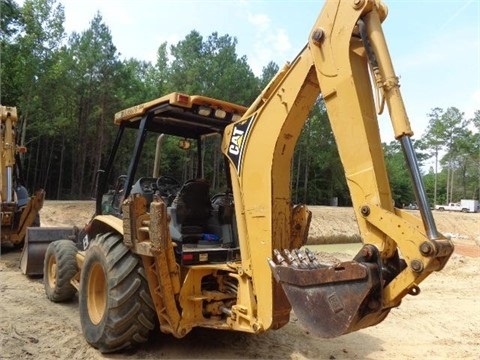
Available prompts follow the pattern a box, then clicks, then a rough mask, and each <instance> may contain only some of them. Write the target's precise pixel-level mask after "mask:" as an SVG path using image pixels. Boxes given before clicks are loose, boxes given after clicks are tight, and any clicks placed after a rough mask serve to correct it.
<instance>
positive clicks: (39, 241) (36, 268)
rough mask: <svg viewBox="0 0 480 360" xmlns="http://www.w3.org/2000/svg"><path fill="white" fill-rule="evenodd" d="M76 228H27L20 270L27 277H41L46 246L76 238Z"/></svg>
mask: <svg viewBox="0 0 480 360" xmlns="http://www.w3.org/2000/svg"><path fill="white" fill-rule="evenodd" d="M77 234H78V228H76V227H29V228H27V233H26V236H25V243H24V246H23V250H22V256H21V259H20V269H21V270H22V273H23V274H25V275H28V276H41V275H43V260H44V258H45V253H46V252H47V247H48V245H49V244H50V243H51V242H52V241H55V240H60V239H71V240H75V239H76V238H77Z"/></svg>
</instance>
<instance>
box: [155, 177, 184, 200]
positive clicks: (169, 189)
mask: <svg viewBox="0 0 480 360" xmlns="http://www.w3.org/2000/svg"><path fill="white" fill-rule="evenodd" d="M156 185H157V189H158V191H159V193H160V196H161V197H163V198H166V199H167V206H168V205H170V203H171V202H172V201H173V199H174V198H175V196H176V195H177V192H178V191H179V190H180V187H181V185H180V183H179V182H178V181H177V179H175V178H174V177H172V176H166V175H162V176H160V177H159V178H158V179H157V182H156Z"/></svg>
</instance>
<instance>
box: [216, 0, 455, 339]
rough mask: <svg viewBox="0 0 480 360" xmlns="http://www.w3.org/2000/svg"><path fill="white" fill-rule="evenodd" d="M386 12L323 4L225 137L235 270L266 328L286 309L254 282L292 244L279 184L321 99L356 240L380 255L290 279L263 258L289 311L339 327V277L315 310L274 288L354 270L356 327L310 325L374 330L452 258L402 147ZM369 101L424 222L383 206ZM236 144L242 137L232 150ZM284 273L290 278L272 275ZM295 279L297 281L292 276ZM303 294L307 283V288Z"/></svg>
mask: <svg viewBox="0 0 480 360" xmlns="http://www.w3.org/2000/svg"><path fill="white" fill-rule="evenodd" d="M386 13H387V10H386V7H385V6H384V5H383V4H382V3H381V2H379V1H373V0H371V1H368V0H365V1H363V0H355V1H340V0H337V1H327V2H326V3H325V6H324V9H323V11H322V12H321V14H320V16H319V18H318V19H317V21H316V23H315V25H314V27H313V29H312V32H311V34H310V39H309V42H308V44H307V46H306V47H305V48H304V50H303V51H302V52H301V53H300V54H299V55H298V56H297V57H296V59H295V60H294V61H292V63H291V64H289V65H287V66H286V67H285V68H284V69H282V71H281V72H280V73H279V74H278V75H277V77H276V78H275V79H273V80H272V82H271V83H270V85H269V87H268V88H267V89H266V90H265V91H264V92H263V93H262V94H261V95H260V96H259V98H258V99H257V101H255V103H254V105H252V107H250V108H249V110H248V111H247V113H246V114H245V115H244V117H243V118H242V120H241V121H239V122H238V123H236V124H233V125H231V126H230V127H229V128H227V130H226V135H227V136H226V137H225V140H224V143H223V151H224V153H225V154H226V155H227V156H228V157H229V159H230V164H231V165H230V166H231V171H232V173H234V174H236V175H237V176H236V179H235V180H233V190H234V195H235V196H234V197H235V199H239V200H240V199H241V201H236V202H235V210H236V214H237V216H238V217H239V218H238V220H237V221H238V224H239V233H240V234H241V238H242V239H244V241H241V242H240V247H241V252H242V254H244V256H242V266H243V269H244V271H245V272H247V273H248V274H249V275H251V277H252V282H253V287H254V292H255V293H256V296H257V301H258V313H259V314H258V316H259V318H261V319H262V320H263V326H265V327H266V328H268V327H271V326H273V327H275V326H277V324H280V323H282V322H283V321H284V319H283V318H282V316H283V314H285V312H286V311H287V306H288V302H285V301H283V299H282V298H281V297H279V296H278V293H279V292H278V289H276V285H275V284H274V286H273V287H268V286H265V285H264V284H263V283H261V282H259V281H256V279H263V278H264V277H263V276H262V275H261V274H265V273H266V272H267V271H268V264H267V263H266V261H265V258H267V257H272V253H273V251H274V249H292V243H295V241H294V240H292V233H293V230H292V227H291V220H290V219H292V211H293V207H292V204H291V200H290V199H291V190H290V177H289V176H288V174H290V173H291V161H292V156H293V151H294V148H295V144H296V141H297V139H298V136H299V134H300V131H301V129H302V127H303V125H304V122H305V121H306V119H307V115H308V113H309V111H310V109H311V108H312V107H313V106H314V103H315V101H316V100H317V98H318V96H319V95H320V94H321V96H322V97H323V100H324V101H325V105H326V108H327V112H328V117H329V120H330V123H331V127H332V130H333V132H334V135H335V140H336V143H337V147H338V151H339V154H340V158H341V161H342V164H343V167H344V170H345V175H346V179H347V183H348V186H349V190H350V194H351V198H352V202H353V207H354V210H355V213H356V218H357V221H358V224H359V228H360V233H361V235H362V238H363V241H364V243H365V244H369V245H372V246H373V247H374V249H376V250H375V252H376V251H377V249H378V255H377V254H376V253H372V251H371V249H372V248H371V247H367V248H365V249H363V250H362V252H361V254H359V256H358V259H357V260H355V261H354V262H349V263H347V264H343V265H342V267H341V270H339V269H340V268H335V269H336V270H334V269H331V268H330V269H327V270H322V269H320V270H318V269H316V270H303V269H302V270H299V269H295V267H294V266H293V265H292V263H289V262H288V259H287V257H286V256H284V257H281V259H280V263H278V261H277V262H276V260H278V259H273V260H272V261H271V262H270V266H271V267H272V269H273V272H274V275H275V276H276V278H277V280H279V282H280V283H281V284H283V285H284V286H283V288H284V290H285V291H286V294H287V297H288V298H289V302H290V303H291V304H292V306H293V308H294V311H295V312H296V313H299V312H301V311H303V312H306V313H310V314H311V313H315V312H316V313H321V314H320V318H323V319H326V318H329V317H333V318H336V321H340V322H341V321H344V320H342V319H340V318H339V316H338V315H337V314H338V313H340V314H341V315H342V316H343V314H344V312H345V311H346V310H345V309H344V308H343V305H338V304H341V303H342V302H344V301H346V299H348V298H349V297H351V296H353V294H354V293H355V292H356V288H355V287H354V286H350V285H347V286H345V281H348V279H349V276H348V275H346V276H344V279H343V280H338V281H337V282H334V281H333V282H331V281H328V283H329V286H328V288H327V289H324V286H323V285H324V284H323V283H322V281H320V280H319V283H318V284H317V287H318V291H319V294H318V296H317V300H316V301H314V302H312V303H311V304H310V305H309V304H307V303H306V302H305V301H303V300H299V296H298V293H296V294H295V295H291V294H290V296H289V287H290V288H291V282H292V280H291V277H289V280H288V281H286V279H284V278H283V276H286V275H285V274H286V273H287V272H292V271H293V272H299V273H301V274H302V276H304V277H306V278H309V277H311V276H312V274H314V273H321V272H322V271H333V272H334V273H335V272H337V273H338V272H339V271H342V272H348V271H347V270H345V269H349V268H351V267H352V269H353V268H359V267H362V268H364V269H363V274H364V275H363V276H362V277H361V281H362V282H363V284H364V286H365V284H367V285H366V288H365V291H364V292H365V295H364V297H360V298H359V299H358V302H359V303H358V304H355V305H354V306H353V308H354V309H355V310H351V311H352V314H349V316H348V317H356V319H355V321H354V322H356V323H357V324H349V325H348V326H341V329H340V330H339V332H336V331H335V330H332V329H331V327H330V326H329V325H328V324H329V322H327V321H324V324H320V325H319V324H315V326H322V327H325V328H326V330H325V329H323V330H322V331H320V333H322V334H323V335H324V336H336V335H340V334H341V333H344V332H349V331H353V330H355V329H358V328H359V327H365V326H370V325H373V324H376V323H378V322H379V321H381V320H382V319H383V318H384V317H385V316H386V313H387V312H388V310H389V309H390V308H391V307H393V306H397V305H398V304H399V303H400V300H401V299H402V297H403V296H405V295H406V294H407V293H413V294H414V293H416V292H417V291H418V290H417V289H418V284H419V283H420V282H421V281H422V280H423V279H424V278H425V277H426V276H428V274H430V273H431V272H432V271H434V270H439V269H441V268H442V267H443V265H444V264H445V262H446V261H447V260H448V258H449V256H450V254H451V253H452V251H453V246H452V243H451V242H450V241H449V240H447V239H445V238H443V237H442V236H441V234H439V233H438V232H437V231H436V229H435V224H434V222H433V218H432V215H431V212H430V210H429V207H428V204H427V203H426V198H425V196H424V190H423V185H422V182H421V178H420V176H419V175H418V174H419V170H418V165H417V163H416V159H415V157H414V152H413V148H412V146H411V142H410V138H409V137H410V136H411V135H412V134H413V132H412V130H411V129H410V124H409V121H408V117H407V115H406V112H405V107H404V104H403V100H402V97H401V94H400V90H399V82H398V77H397V76H396V75H395V72H394V70H393V66H392V62H391V59H390V56H389V53H388V49H387V45H386V42H385V38H384V35H383V31H382V27H381V21H382V20H383V19H384V18H385V17H386ZM371 74H373V75H372V76H371ZM371 78H372V79H373V85H372V82H371V81H370V79H371ZM372 89H374V90H372ZM374 91H378V92H379V93H380V96H381V99H382V100H381V102H383V101H385V103H386V105H387V107H388V111H389V113H390V117H391V121H392V126H393V129H394V136H395V138H397V139H399V140H400V141H401V143H402V146H403V148H404V151H405V153H406V154H407V159H408V162H407V165H408V167H409V170H410V172H411V173H412V174H413V185H414V189H415V192H416V194H417V200H418V202H419V203H421V204H422V211H421V213H422V219H423V222H422V221H421V220H419V219H417V218H415V217H413V216H409V215H408V214H406V213H404V212H402V211H401V210H399V209H395V208H394V207H393V203H392V194H391V190H390V185H389V182H388V176H387V173H386V166H385V161H384V157H383V151H382V144H381V140H380V134H379V127H378V121H377V114H376V107H375V100H374ZM235 134H237V136H236V135H235ZM238 134H241V136H242V138H241V139H242V140H241V142H240V143H239V141H238V140H237V139H238ZM259 149H261V151H259ZM266 164H271V166H266ZM260 204H261V205H260ZM398 250H400V252H401V254H402V257H403V259H402V260H401V259H399V254H398ZM364 253H365V254H364ZM366 254H368V255H366ZM282 261H283V263H282ZM285 261H286V262H285ZM283 267H287V268H288V269H289V270H288V271H287V270H282V268H283ZM352 271H354V270H352ZM292 276H293V275H292ZM296 276H297V277H298V279H297V281H300V280H299V279H300V278H301V276H300V275H299V274H297V275H296ZM342 276H343V275H342ZM350 277H351V279H350V280H351V281H353V280H354V278H355V275H354V274H353V273H351V274H350ZM320 278H322V276H320V275H319V279H320ZM300 282H301V281H300ZM286 284H289V285H286ZM335 284H337V285H338V286H337V289H336V290H335ZM378 284H381V289H380V290H378V289H376V287H378V286H379V285H378ZM297 285H298V284H297ZM312 286H313V285H312V284H309V285H308V287H309V288H310V289H311V288H312ZM340 287H341V288H342V290H341V292H340V290H339V289H340ZM297 290H298V289H297ZM297 290H295V291H293V290H291V291H290V293H294V292H296V291H297ZM337 292H339V293H338V294H337ZM304 293H305V296H304V297H309V296H307V292H306V290H304ZM274 294H277V295H274ZM332 294H333V295H332ZM310 295H311V294H310ZM332 296H333V297H332ZM300 297H301V298H302V296H300ZM320 298H324V299H325V300H324V301H325V302H326V303H327V304H328V303H329V301H330V302H331V301H333V300H332V299H333V298H335V299H337V300H338V301H334V303H335V304H337V305H332V304H331V303H330V305H331V306H327V307H326V308H329V309H330V313H329V312H325V311H318V310H315V307H316V306H318V304H319V302H320V300H319V299H320ZM272 302H273V303H272ZM373 303H375V304H378V306H377V305H375V306H373V305H372V304H373ZM271 308H273V311H271V310H270V309H271ZM344 310H345V311H344ZM270 311H271V312H270ZM359 311H363V312H364V313H363V314H359V313H358V312H359ZM272 314H273V315H272ZM270 319H271V320H270ZM304 320H306V321H307V322H308V321H309V320H308V319H304ZM317 320H319V319H317ZM268 321H271V322H270V323H269V322H268ZM310 321H313V320H310ZM319 321H320V320H319Z"/></svg>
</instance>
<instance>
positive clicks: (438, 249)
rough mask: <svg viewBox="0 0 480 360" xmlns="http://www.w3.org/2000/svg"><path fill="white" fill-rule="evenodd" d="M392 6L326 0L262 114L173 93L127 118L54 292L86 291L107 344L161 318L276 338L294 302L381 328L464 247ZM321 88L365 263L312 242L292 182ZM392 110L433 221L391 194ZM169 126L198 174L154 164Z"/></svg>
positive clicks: (179, 327)
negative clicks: (214, 147)
mask: <svg viewBox="0 0 480 360" xmlns="http://www.w3.org/2000/svg"><path fill="white" fill-rule="evenodd" d="M386 15H387V8H386V6H385V5H384V4H383V3H382V2H381V1H378V0H329V1H326V2H325V5H324V7H323V10H322V11H321V13H320V15H319V17H318V19H317V21H316V22H315V24H314V26H313V29H312V32H311V33H310V36H309V38H308V43H307V44H306V46H305V48H304V49H303V50H302V51H301V52H300V53H299V54H298V56H297V57H296V58H295V59H294V60H293V61H292V62H291V63H289V64H287V65H286V66H285V67H283V68H282V69H281V70H280V71H279V73H278V74H277V75H276V76H275V77H274V78H273V80H272V81H271V82H270V83H269V85H268V86H267V87H266V88H265V89H264V90H263V92H262V93H261V94H260V95H259V96H258V98H257V99H256V100H255V101H254V103H253V104H252V105H251V106H250V107H249V108H248V109H247V108H244V107H242V106H238V105H234V104H231V103H228V102H225V101H221V100H216V99H211V98H207V97H203V96H191V95H188V94H182V93H172V94H169V95H166V96H163V97H161V98H159V99H156V100H153V101H150V102H147V103H144V104H140V105H138V106H134V107H132V108H129V109H126V110H123V111H120V112H118V113H117V114H116V115H115V119H114V123H115V124H116V125H118V127H119V130H118V135H117V137H116V140H115V142H114V146H113V150H112V152H111V155H110V157H109V160H108V163H107V164H106V167H105V168H104V170H102V171H100V172H99V174H98V186H97V188H98V194H97V200H96V210H95V216H94V217H93V219H92V221H91V222H90V223H89V224H88V225H87V226H86V227H85V228H84V229H83V230H82V231H80V233H79V234H78V236H77V241H76V242H75V241H71V240H59V241H55V242H52V243H51V244H50V245H49V247H48V249H47V251H46V254H45V262H44V284H45V290H46V294H47V296H48V298H49V299H51V300H52V301H64V300H68V299H71V298H72V297H73V296H75V294H76V292H78V294H79V295H78V296H79V307H80V319H81V324H82V329H83V334H84V336H85V338H86V340H87V341H88V342H89V343H90V344H91V345H92V346H94V347H95V348H98V349H99V350H100V351H102V352H111V351H116V350H119V349H122V348H125V347H129V346H135V345H137V344H139V343H142V342H144V341H146V340H147V339H148V337H149V334H150V332H151V330H153V329H154V327H155V326H156V323H158V324H159V327H160V330H161V332H163V333H166V334H172V335H173V336H175V337H178V338H181V337H183V336H185V335H186V334H188V333H189V332H190V331H191V330H192V329H193V328H194V327H209V328H216V329H225V330H233V331H243V332H249V333H262V332H265V331H267V330H271V329H278V328H281V327H282V326H284V325H286V324H288V322H289V316H290V313H291V311H292V310H293V311H294V313H295V315H296V316H297V317H298V318H299V319H300V321H301V323H302V324H303V325H304V326H305V327H306V328H308V329H310V331H311V332H313V333H315V334H317V335H318V336H320V337H326V338H328V337H335V336H340V335H342V334H346V333H349V332H352V331H356V330H359V329H362V328H365V327H368V326H372V325H375V324H378V323H380V322H381V321H382V320H384V319H385V317H386V316H387V314H388V313H389V311H390V310H391V309H392V308H394V307H396V306H398V305H399V304H400V302H401V300H402V298H403V297H405V296H406V295H417V294H418V293H419V291H420V290H419V284H420V283H421V282H422V281H423V280H424V279H425V278H426V277H427V276H428V275H429V274H431V273H432V272H433V271H438V270H441V269H442V268H443V267H444V265H445V264H446V262H447V260H448V259H449V257H450V255H451V254H452V252H453V245H452V243H451V241H450V240H448V239H446V238H445V237H444V236H442V234H440V233H439V232H438V231H437V229H436V226H435V222H434V220H433V216H432V213H431V210H430V207H429V205H428V202H427V198H426V196H425V191H424V186H423V183H422V179H421V174H420V171H419V167H418V164H417V161H416V156H415V152H414V149H413V146H412V142H411V139H410V137H411V136H412V134H413V132H412V130H411V128H410V124H409V121H408V118H407V115H406V112H405V108H404V104H403V100H402V97H401V94H400V90H399V81H398V77H397V76H396V74H395V72H394V69H393V66H392V62H391V59H390V55H389V52H388V49H387V45H386V42H385V38H384V34H383V31H382V25H381V23H382V21H383V20H384V19H385V18H386ZM375 95H378V96H377V97H376V96H375ZM320 96H321V97H323V101H324V102H325V105H326V109H327V113H328V118H329V120H330V123H331V127H332V130H333V132H334V135H335V139H336V143H337V146H338V151H339V154H340V157H341V161H342V164H343V167H344V170H345V175H346V179H347V183H348V186H349V190H350V194H351V199H352V202H353V208H354V211H355V214H356V219H357V222H358V226H359V230H360V233H361V236H362V239H363V242H364V246H363V247H362V249H361V250H360V252H359V253H358V255H356V256H355V257H354V259H353V260H351V261H346V262H341V263H338V264H335V265H325V264H322V261H321V259H319V258H317V256H316V255H315V254H314V253H313V252H311V251H308V250H305V247H303V245H304V244H305V241H306V238H307V234H308V230H309V223H310V218H311V213H310V211H309V210H308V209H307V207H306V206H305V205H302V204H293V203H292V199H291V189H290V178H291V171H292V169H291V164H292V156H293V152H294V148H295V145H296V142H297V139H298V137H299V134H300V132H301V130H302V127H303V126H304V123H305V121H306V119H307V117H308V114H309V111H310V110H311V109H312V107H313V106H314V105H315V103H316V101H317V100H318V99H319V97H320ZM376 99H377V102H376ZM384 104H386V106H387V108H388V111H389V114H390V118H391V123H392V125H393V132H394V136H395V138H396V139H397V140H398V141H399V142H400V143H401V146H402V148H403V152H404V154H405V159H406V166H407V167H408V169H409V171H410V174H411V178H412V186H413V189H414V191H415V194H416V201H417V204H418V206H419V210H420V211H419V214H420V217H417V216H414V215H412V214H410V213H408V212H404V211H402V210H401V209H397V208H395V207H394V205H393V202H392V194H391V190H390V186H389V182H388V177H387V172H386V168H385V161H384V157H383V153H382V146H381V140H380V134H379V126H378V122H377V111H376V105H377V106H378V108H379V109H380V110H381V109H382V108H383V107H384ZM132 129H133V130H134V131H136V134H137V135H136V140H135V143H134V144H133V146H132V147H133V148H132V156H131V161H130V163H129V166H128V169H125V170H124V171H125V172H124V173H123V174H121V175H120V176H118V174H120V173H118V174H115V171H117V170H118V169H117V168H118V160H116V155H117V154H118V155H119V156H120V154H124V153H125V146H128V145H132V142H131V140H130V139H131V138H130V137H128V138H127V139H125V138H126V136H125V133H127V132H128V131H131V130H132ZM159 134H163V135H162V136H165V137H175V136H176V137H178V143H179V145H180V146H181V147H182V148H188V147H189V146H190V151H193V150H195V151H196V154H197V157H196V160H195V161H194V163H193V164H191V170H192V172H193V174H192V179H190V180H188V181H186V182H183V183H182V182H179V181H178V179H175V178H172V177H171V176H168V174H158V173H148V169H152V168H155V166H154V164H150V166H147V165H145V161H147V160H148V159H153V156H152V155H151V154H148V156H147V153H146V151H147V150H146V149H153V146H150V145H149V146H147V144H150V143H151V144H153V143H154V142H155V141H156V139H157V136H158V135H159ZM152 136H153V137H152ZM215 136H217V137H220V138H221V141H218V143H219V144H220V145H219V148H220V149H219V152H220V150H221V152H222V159H223V161H224V164H225V166H224V167H223V169H224V170H225V171H224V174H225V179H224V184H226V185H225V190H224V191H222V192H220V193H217V194H211V193H210V185H211V184H210V182H209V180H210V181H211V179H205V174H204V173H203V169H204V168H205V166H204V165H205V163H204V161H206V159H207V157H206V156H204V155H205V154H204V149H203V148H202V144H203V143H204V141H205V139H209V138H212V137H215ZM122 140H130V141H127V143H129V144H127V145H122V144H123V143H122ZM161 142H162V141H159V143H161ZM192 149H193V150H192ZM120 150H121V151H120ZM152 152H153V151H152ZM151 162H153V160H151ZM114 165H115V166H114ZM146 169H147V170H146ZM146 171H147V172H146ZM212 195H213V196H212Z"/></svg>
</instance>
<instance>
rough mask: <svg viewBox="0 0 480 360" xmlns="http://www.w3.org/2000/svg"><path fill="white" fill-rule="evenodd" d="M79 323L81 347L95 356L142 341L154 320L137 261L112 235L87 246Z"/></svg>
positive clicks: (142, 275)
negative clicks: (86, 346) (89, 348)
mask: <svg viewBox="0 0 480 360" xmlns="http://www.w3.org/2000/svg"><path fill="white" fill-rule="evenodd" d="M79 303H80V304H79V305H80V321H81V324H82V329H83V335H84V336H85V339H86V340H87V342H88V343H89V344H90V345H92V346H93V347H95V348H97V349H99V350H100V351H101V352H103V353H106V352H112V351H117V350H120V349H123V348H127V347H133V346H136V345H138V344H141V343H144V342H145V341H147V340H148V336H149V334H150V331H151V330H153V329H154V327H155V318H156V314H155V311H154V307H153V302H152V299H151V297H150V292H149V289H148V284H147V281H146V278H145V272H144V269H143V267H142V265H141V262H140V259H139V258H138V257H137V256H136V255H135V254H133V253H132V252H131V251H130V250H129V249H128V248H127V247H126V246H125V245H124V244H123V242H122V236H121V235H120V234H117V233H107V234H99V235H97V237H96V239H95V240H94V241H93V242H92V243H91V244H90V247H89V248H88V250H87V252H86V255H85V260H84V263H83V267H82V272H81V275H80V294H79Z"/></svg>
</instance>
